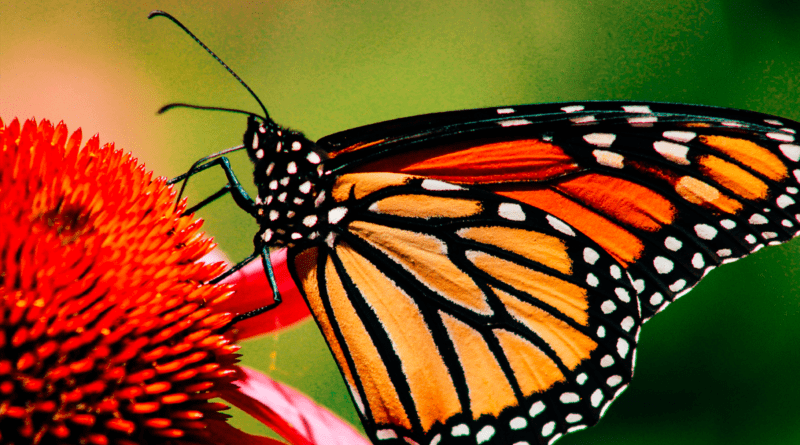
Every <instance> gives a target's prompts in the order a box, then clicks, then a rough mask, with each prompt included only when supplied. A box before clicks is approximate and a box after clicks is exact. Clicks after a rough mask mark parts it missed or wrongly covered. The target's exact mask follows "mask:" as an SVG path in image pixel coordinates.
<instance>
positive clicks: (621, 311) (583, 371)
mask: <svg viewBox="0 0 800 445" xmlns="http://www.w3.org/2000/svg"><path fill="white" fill-rule="evenodd" d="M360 175H361V176H359V177H358V178H357V179H358V181H353V178H351V177H350V176H353V175H344V176H342V177H340V178H339V179H338V181H337V184H336V185H335V186H334V189H333V193H332V195H333V196H334V198H335V199H337V201H338V202H339V204H341V205H342V206H343V207H345V208H347V209H348V210H347V213H346V217H344V218H342V219H338V220H337V221H336V224H330V225H328V227H327V229H326V230H329V233H323V236H322V237H321V238H323V239H325V241H324V242H320V243H319V244H316V245H313V246H310V247H309V246H302V247H297V248H294V249H292V250H290V264H291V267H290V270H291V271H292V274H293V277H294V279H295V281H296V282H297V283H298V287H299V288H300V289H301V292H302V293H303V295H304V297H305V298H306V300H307V301H308V303H309V307H310V308H311V309H312V313H313V314H314V317H315V319H316V321H317V323H318V324H319V326H320V328H321V330H322V332H323V335H324V336H325V338H326V340H327V342H328V345H329V346H330V348H331V351H332V353H333V355H334V357H335V359H336V361H337V364H338V365H339V368H340V370H341V371H342V374H343V376H344V378H345V380H346V383H347V386H348V387H349V389H350V391H351V395H352V397H353V400H354V402H355V405H356V407H357V410H358V412H359V415H360V416H361V419H362V422H363V424H364V427H365V429H366V431H367V433H368V434H369V436H370V439H371V440H372V441H373V442H374V443H376V444H387V445H388V444H395V443H397V444H420V445H423V444H424V445H429V444H462V443H463V444H476V443H477V444H498V445H499V444H511V443H516V442H519V441H527V442H528V443H531V444H533V443H540V444H547V443H552V442H554V441H555V440H557V439H558V438H560V437H561V436H562V435H563V434H566V433H568V432H571V431H577V430H580V429H583V428H585V427H587V426H591V425H593V424H595V423H596V422H597V421H598V419H599V418H600V416H601V415H602V414H603V413H604V412H605V409H606V408H607V407H608V405H609V403H610V402H611V401H612V400H613V399H614V398H615V397H616V396H617V395H618V394H619V393H620V392H621V391H622V390H623V389H624V388H625V387H626V386H627V384H628V382H629V381H630V378H631V375H632V368H633V363H634V361H635V351H634V349H635V346H636V340H637V337H638V331H639V327H640V325H641V317H640V313H639V308H638V302H637V299H636V298H635V290H634V289H633V286H632V284H631V283H630V281H629V280H628V278H627V275H626V274H624V273H620V270H621V269H620V265H619V264H618V263H617V262H616V261H615V260H614V259H613V258H612V257H611V256H610V255H608V254H607V253H606V252H605V251H604V250H603V249H602V248H600V247H599V246H598V245H597V244H595V243H594V242H593V241H591V240H590V239H588V238H587V237H585V236H583V235H582V234H581V233H580V232H578V231H577V230H575V229H574V228H572V227H570V226H569V225H567V224H565V223H563V222H562V221H560V220H558V219H557V218H555V217H553V216H551V215H548V214H547V213H545V212H543V211H541V210H539V209H536V208H533V207H531V206H528V205H526V204H523V203H519V202H516V201H514V200H511V199H507V198H503V197H500V196H498V195H496V194H493V193H489V192H486V191H483V190H481V189H479V188H476V187H462V186H458V185H453V184H449V183H445V182H441V181H434V180H430V179H423V178H418V177H413V176H406V175H399V174H382V173H374V174H360ZM364 175H371V176H364Z"/></svg>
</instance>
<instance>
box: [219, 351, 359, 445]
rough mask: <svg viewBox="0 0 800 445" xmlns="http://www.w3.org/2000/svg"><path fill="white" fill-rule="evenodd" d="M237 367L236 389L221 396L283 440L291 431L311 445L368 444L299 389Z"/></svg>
mask: <svg viewBox="0 0 800 445" xmlns="http://www.w3.org/2000/svg"><path fill="white" fill-rule="evenodd" d="M241 369H242V370H243V371H244V374H245V377H244V378H242V380H238V381H236V382H234V384H236V385H237V386H238V387H239V390H238V391H226V392H224V393H223V394H221V397H222V398H223V399H225V400H227V401H228V402H229V403H231V404H232V405H234V406H236V407H237V408H239V409H241V410H243V411H245V412H247V413H248V414H250V415H251V416H253V417H254V418H256V419H259V420H260V421H261V422H262V423H264V424H265V425H267V426H270V427H271V428H273V429H275V430H276V432H277V433H278V434H280V435H281V436H283V437H285V438H286V439H287V440H290V441H291V440H292V437H293V436H292V434H291V433H292V431H294V432H295V433H297V434H299V435H300V436H301V437H303V438H304V439H306V440H308V442H309V443H311V444H314V445H370V442H369V440H367V439H366V438H365V437H364V436H362V435H361V434H359V433H358V432H357V431H356V430H355V429H354V428H353V427H352V426H350V425H349V424H348V423H346V422H345V421H343V420H342V419H340V418H339V417H337V416H336V415H335V414H333V413H331V412H330V411H328V410H327V409H326V408H323V407H322V406H320V405H317V404H316V403H315V402H314V401H312V400H311V399H309V398H308V397H306V396H305V395H303V394H302V393H300V392H299V391H297V390H295V389H293V388H291V387H289V386H286V385H284V384H282V383H279V382H276V381H274V380H272V379H271V378H269V377H268V376H266V375H264V374H262V373H261V372H259V371H256V370H254V369H250V368H247V367H244V366H242V367H241ZM276 424H277V425H276ZM276 427H277V429H276ZM284 434H288V436H287V435H284ZM292 443H295V442H292Z"/></svg>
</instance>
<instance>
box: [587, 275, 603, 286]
mask: <svg viewBox="0 0 800 445" xmlns="http://www.w3.org/2000/svg"><path fill="white" fill-rule="evenodd" d="M586 284H588V285H589V286H592V287H597V285H598V284H600V280H598V279H597V277H596V276H595V275H594V274H593V273H591V272H590V273H589V275H586Z"/></svg>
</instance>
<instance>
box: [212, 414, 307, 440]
mask: <svg viewBox="0 0 800 445" xmlns="http://www.w3.org/2000/svg"><path fill="white" fill-rule="evenodd" d="M206 423H207V424H208V428H206V431H207V432H208V434H209V436H210V437H209V438H210V439H211V440H210V442H211V443H215V444H218V445H243V444H247V445H286V444H285V443H283V442H281V441H279V440H275V439H270V438H269V437H262V436H255V435H252V434H247V433H245V432H243V431H240V430H237V429H236V428H234V427H232V426H230V425H229V424H228V422H226V421H224V420H217V419H207V420H206ZM306 443H307V442H306ZM292 445H296V444H292Z"/></svg>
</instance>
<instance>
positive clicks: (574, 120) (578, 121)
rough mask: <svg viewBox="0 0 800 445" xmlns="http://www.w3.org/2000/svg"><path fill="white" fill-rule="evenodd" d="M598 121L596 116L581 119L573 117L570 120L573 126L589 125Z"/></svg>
mask: <svg viewBox="0 0 800 445" xmlns="http://www.w3.org/2000/svg"><path fill="white" fill-rule="evenodd" d="M594 121H596V119H595V117H594V116H581V117H573V118H572V119H570V122H572V123H573V124H588V123H591V122H594Z"/></svg>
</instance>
